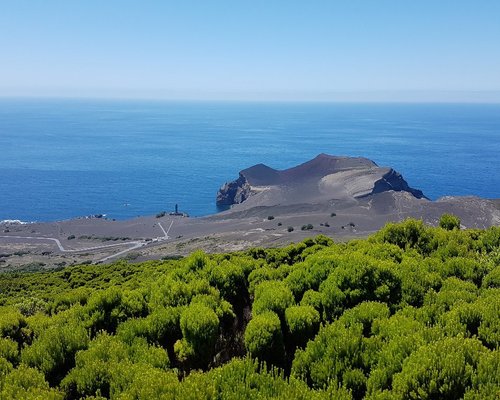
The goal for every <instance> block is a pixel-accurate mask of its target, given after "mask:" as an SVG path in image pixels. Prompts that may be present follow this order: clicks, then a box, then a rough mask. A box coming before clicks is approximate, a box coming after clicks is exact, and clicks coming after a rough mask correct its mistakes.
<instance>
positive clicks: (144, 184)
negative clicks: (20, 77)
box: [0, 99, 500, 221]
mask: <svg viewBox="0 0 500 400" xmlns="http://www.w3.org/2000/svg"><path fill="white" fill-rule="evenodd" d="M322 152H324V153H328V154H334V155H349V156H364V157H367V158H370V159H372V160H374V161H375V162H376V163H377V164H379V165H381V166H392V167H393V168H395V169H396V170H397V171H399V172H401V173H402V174H403V176H404V177H405V179H406V180H407V181H408V182H409V184H410V185H411V186H413V187H416V188H419V189H421V190H423V191H424V193H425V194H426V195H427V196H428V197H431V198H433V199H436V198H438V197H440V196H444V195H478V196H483V197H489V198H500V173H499V171H500V105H478V104H476V105H466V104H418V105H417V104H404V105H403V104H399V105H398V104H335V103H331V104H320V103H317V104H312V103H292V104H289V103H221V102H219V103H217V102H191V103H189V102H185V103H180V102H159V101H157V102H154V101H102V100H96V101H94V100H92V101H91V100H85V101H83V100H40V99H38V100H26V99H24V100H23V99H15V100H14V99H8V100H7V99H3V100H0V220H3V219H21V220H25V221H35V220H36V221H51V220H60V219H66V218H70V217H76V216H83V215H88V214H98V213H104V214H107V215H108V216H109V217H111V218H119V219H121V218H129V217H135V216H138V215H149V214H155V213H157V212H158V211H161V210H167V211H170V210H171V209H173V207H174V205H175V203H178V204H179V206H180V209H181V210H182V211H185V212H188V213H189V214H191V215H193V216H200V215H206V214H210V213H214V212H216V211H217V209H216V207H215V195H216V192H217V189H218V188H219V186H220V185H221V184H223V183H224V182H226V181H229V180H232V179H234V178H236V177H237V176H238V171H239V170H241V169H244V168H246V167H249V166H251V165H253V164H256V163H260V162H262V163H265V164H267V165H269V166H271V167H274V168H279V169H283V168H287V167H291V166H294V165H296V164H298V163H301V162H304V161H307V160H309V159H310V158H312V157H314V156H316V155H317V154H319V153H322Z"/></svg>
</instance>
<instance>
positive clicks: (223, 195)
mask: <svg viewBox="0 0 500 400" xmlns="http://www.w3.org/2000/svg"><path fill="white" fill-rule="evenodd" d="M250 192H251V187H250V185H249V183H248V181H247V179H246V178H245V177H244V176H243V175H242V174H241V173H240V176H239V178H238V179H236V180H235V181H232V182H227V183H225V184H224V185H222V186H221V188H220V189H219V191H218V192H217V200H216V203H217V205H218V206H231V205H233V204H239V203H243V202H244V201H245V200H246V199H247V198H248V197H249V196H250Z"/></svg>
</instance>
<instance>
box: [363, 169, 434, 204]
mask: <svg viewBox="0 0 500 400" xmlns="http://www.w3.org/2000/svg"><path fill="white" fill-rule="evenodd" d="M388 190H394V191H395V192H409V193H411V194H412V195H413V196H414V197H416V198H417V199H426V198H427V197H426V196H425V195H424V194H423V192H422V191H421V190H418V189H413V188H411V187H410V186H408V183H407V182H406V181H405V180H404V179H403V176H402V175H401V174H400V173H399V172H397V171H394V170H393V169H392V168H391V169H390V170H389V172H387V173H386V174H385V175H384V176H383V177H382V179H379V180H378V181H376V182H375V185H374V187H373V190H372V193H371V194H374V193H382V192H387V191H388Z"/></svg>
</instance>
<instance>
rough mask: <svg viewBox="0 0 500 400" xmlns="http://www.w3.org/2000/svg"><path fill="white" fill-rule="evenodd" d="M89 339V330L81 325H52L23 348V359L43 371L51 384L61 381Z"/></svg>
mask: <svg viewBox="0 0 500 400" xmlns="http://www.w3.org/2000/svg"><path fill="white" fill-rule="evenodd" d="M88 341H89V338H88V333H87V330H86V329H85V328H84V327H83V326H81V325H78V324H76V323H74V322H73V323H71V322H70V323H64V324H61V325H52V326H50V327H49V328H47V329H46V330H45V331H44V332H43V333H42V334H41V335H40V336H39V337H38V338H37V339H35V341H34V342H33V344H32V345H31V346H29V347H26V348H24V349H23V351H22V353H21V360H22V361H23V362H24V363H25V364H27V365H28V366H30V367H34V368H37V369H38V370H40V371H41V372H43V373H44V374H45V377H46V379H47V380H48V381H49V382H50V383H51V384H55V383H59V381H60V380H61V379H62V378H63V377H64V376H65V375H66V374H67V373H68V371H69V370H70V369H71V368H73V366H74V357H75V354H76V352H77V351H78V350H82V349H85V348H86V347H87V344H88Z"/></svg>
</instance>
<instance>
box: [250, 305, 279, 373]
mask: <svg viewBox="0 0 500 400" xmlns="http://www.w3.org/2000/svg"><path fill="white" fill-rule="evenodd" d="M283 345H284V344H283V335H282V332H281V322H280V319H279V318H278V316H277V315H276V314H275V313H274V312H272V311H264V312H262V313H261V314H259V315H256V316H255V317H253V318H252V320H251V321H250V322H249V324H248V326H247V329H246V330H245V346H246V348H247V350H248V352H249V354H250V355H251V356H253V357H257V358H258V359H260V360H262V361H267V362H270V363H273V364H280V363H281V360H282V359H283V355H284V347H283Z"/></svg>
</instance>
